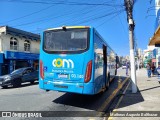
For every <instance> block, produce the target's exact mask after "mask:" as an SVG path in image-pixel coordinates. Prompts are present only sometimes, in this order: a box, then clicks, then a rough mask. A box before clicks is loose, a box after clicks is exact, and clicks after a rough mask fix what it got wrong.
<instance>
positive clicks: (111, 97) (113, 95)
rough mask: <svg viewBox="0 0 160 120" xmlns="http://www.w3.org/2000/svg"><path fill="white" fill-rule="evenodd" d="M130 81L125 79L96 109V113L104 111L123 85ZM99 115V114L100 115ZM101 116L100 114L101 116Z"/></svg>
mask: <svg viewBox="0 0 160 120" xmlns="http://www.w3.org/2000/svg"><path fill="white" fill-rule="evenodd" d="M129 79H130V77H127V78H126V79H125V80H124V81H123V82H122V83H121V84H120V86H119V87H118V88H116V89H115V90H114V92H113V93H112V94H111V95H110V96H109V97H108V98H107V99H106V101H105V102H104V104H103V105H102V106H101V107H100V108H98V111H104V109H105V108H106V107H107V106H108V105H109V103H110V102H111V101H112V100H113V98H114V97H115V96H116V95H117V93H118V92H119V90H120V89H121V88H122V87H123V86H124V84H125V83H126V82H127V81H128V80H129ZM100 114H101V113H100ZM101 115H102V114H101Z"/></svg>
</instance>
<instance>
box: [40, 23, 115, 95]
mask: <svg viewBox="0 0 160 120" xmlns="http://www.w3.org/2000/svg"><path fill="white" fill-rule="evenodd" d="M41 37H42V39H41V46H40V70H39V71H40V76H39V87H40V88H41V89H44V90H47V91H49V90H54V91H62V92H72V93H79V94H88V95H93V94H97V93H99V92H101V91H104V90H105V89H106V88H108V87H109V83H110V80H111V76H113V75H114V76H115V75H116V73H117V63H116V61H117V60H116V58H117V56H116V53H115V52H114V51H113V50H112V49H111V48H110V46H109V45H108V44H107V43H106V41H105V40H103V38H102V37H101V36H100V35H99V33H98V32H97V31H96V30H95V29H94V28H93V27H89V26H63V27H59V28H52V29H47V30H45V31H44V32H43V34H42V36H41Z"/></svg>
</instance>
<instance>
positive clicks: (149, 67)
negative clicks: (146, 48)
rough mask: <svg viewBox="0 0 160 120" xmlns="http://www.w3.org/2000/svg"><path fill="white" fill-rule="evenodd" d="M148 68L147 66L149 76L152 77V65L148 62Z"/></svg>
mask: <svg viewBox="0 0 160 120" xmlns="http://www.w3.org/2000/svg"><path fill="white" fill-rule="evenodd" d="M146 68H147V75H148V78H150V77H151V65H150V63H147V66H146Z"/></svg>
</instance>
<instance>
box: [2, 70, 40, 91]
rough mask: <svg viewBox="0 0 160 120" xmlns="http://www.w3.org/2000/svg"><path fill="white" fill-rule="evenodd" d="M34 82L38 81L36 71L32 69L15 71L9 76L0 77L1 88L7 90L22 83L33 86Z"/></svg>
mask: <svg viewBox="0 0 160 120" xmlns="http://www.w3.org/2000/svg"><path fill="white" fill-rule="evenodd" d="M36 80H38V71H37V70H34V69H33V68H32V67H25V68H19V69H16V70H14V71H13V72H12V73H11V74H8V75H4V76H0V86H1V87H3V88H7V87H8V86H10V85H12V86H13V87H19V86H21V83H23V82H30V83H31V84H33V83H34V81H36Z"/></svg>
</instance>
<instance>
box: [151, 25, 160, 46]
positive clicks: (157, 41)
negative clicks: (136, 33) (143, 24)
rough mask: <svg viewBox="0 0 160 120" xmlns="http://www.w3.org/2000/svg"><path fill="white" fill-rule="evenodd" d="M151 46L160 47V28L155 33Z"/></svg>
mask: <svg viewBox="0 0 160 120" xmlns="http://www.w3.org/2000/svg"><path fill="white" fill-rule="evenodd" d="M149 45H155V46H157V47H160V26H158V28H157V30H156V31H155V33H154V36H153V37H152V38H151V39H150V41H149Z"/></svg>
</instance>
